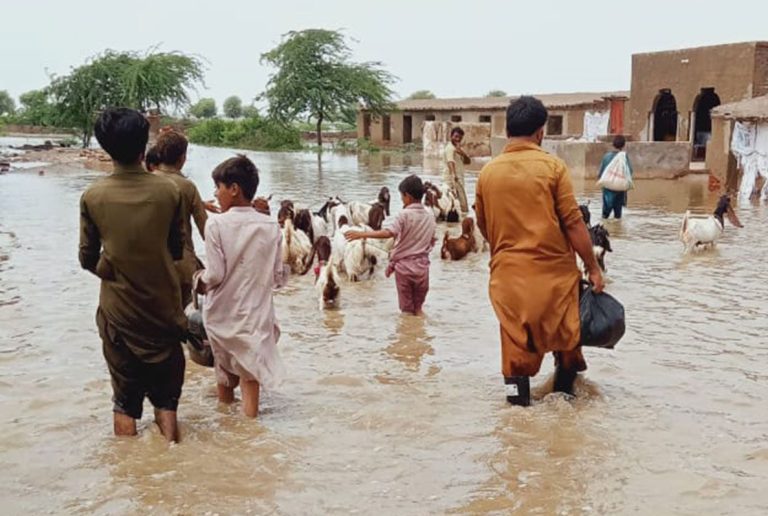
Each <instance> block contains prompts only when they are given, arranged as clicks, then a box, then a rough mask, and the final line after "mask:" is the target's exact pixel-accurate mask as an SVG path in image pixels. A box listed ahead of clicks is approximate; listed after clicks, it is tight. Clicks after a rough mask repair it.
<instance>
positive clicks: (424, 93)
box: [408, 90, 437, 100]
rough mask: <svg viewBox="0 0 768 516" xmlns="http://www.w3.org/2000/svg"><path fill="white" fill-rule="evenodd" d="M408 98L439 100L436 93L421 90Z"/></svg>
mask: <svg viewBox="0 0 768 516" xmlns="http://www.w3.org/2000/svg"><path fill="white" fill-rule="evenodd" d="M408 98H409V99H410V100H422V99H435V98H437V97H436V96H435V94H434V93H432V92H431V91H429V90H419V91H414V92H413V93H411V94H410V95H409V96H408Z"/></svg>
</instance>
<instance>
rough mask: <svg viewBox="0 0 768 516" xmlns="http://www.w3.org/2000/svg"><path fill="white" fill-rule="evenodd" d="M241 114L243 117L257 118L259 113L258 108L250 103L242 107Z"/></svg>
mask: <svg viewBox="0 0 768 516" xmlns="http://www.w3.org/2000/svg"><path fill="white" fill-rule="evenodd" d="M243 116H244V117H245V118H259V117H260V116H261V113H259V108H257V107H256V106H254V105H253V104H251V105H250V106H245V107H244V108H243Z"/></svg>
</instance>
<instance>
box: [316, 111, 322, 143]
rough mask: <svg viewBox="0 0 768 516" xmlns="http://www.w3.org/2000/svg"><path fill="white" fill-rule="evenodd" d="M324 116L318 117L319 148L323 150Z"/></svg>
mask: <svg viewBox="0 0 768 516" xmlns="http://www.w3.org/2000/svg"><path fill="white" fill-rule="evenodd" d="M322 126H323V115H320V116H318V117H317V146H318V147H319V148H320V150H323V129H322Z"/></svg>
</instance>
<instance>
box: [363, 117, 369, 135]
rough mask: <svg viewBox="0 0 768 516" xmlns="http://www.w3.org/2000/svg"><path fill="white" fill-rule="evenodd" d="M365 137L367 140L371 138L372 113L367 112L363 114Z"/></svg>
mask: <svg viewBox="0 0 768 516" xmlns="http://www.w3.org/2000/svg"><path fill="white" fill-rule="evenodd" d="M363 138H365V139H366V140H370V139H371V114H370V113H365V114H364V115H363Z"/></svg>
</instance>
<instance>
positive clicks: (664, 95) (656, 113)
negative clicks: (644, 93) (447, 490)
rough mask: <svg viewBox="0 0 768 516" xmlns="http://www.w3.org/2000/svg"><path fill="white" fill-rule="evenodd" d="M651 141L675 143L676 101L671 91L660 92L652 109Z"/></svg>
mask: <svg viewBox="0 0 768 516" xmlns="http://www.w3.org/2000/svg"><path fill="white" fill-rule="evenodd" d="M653 141H655V142H674V141H677V101H676V100H675V96H674V95H672V91H671V90H668V89H664V90H660V91H659V94H658V95H657V96H656V102H655V106H654V108H653Z"/></svg>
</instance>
